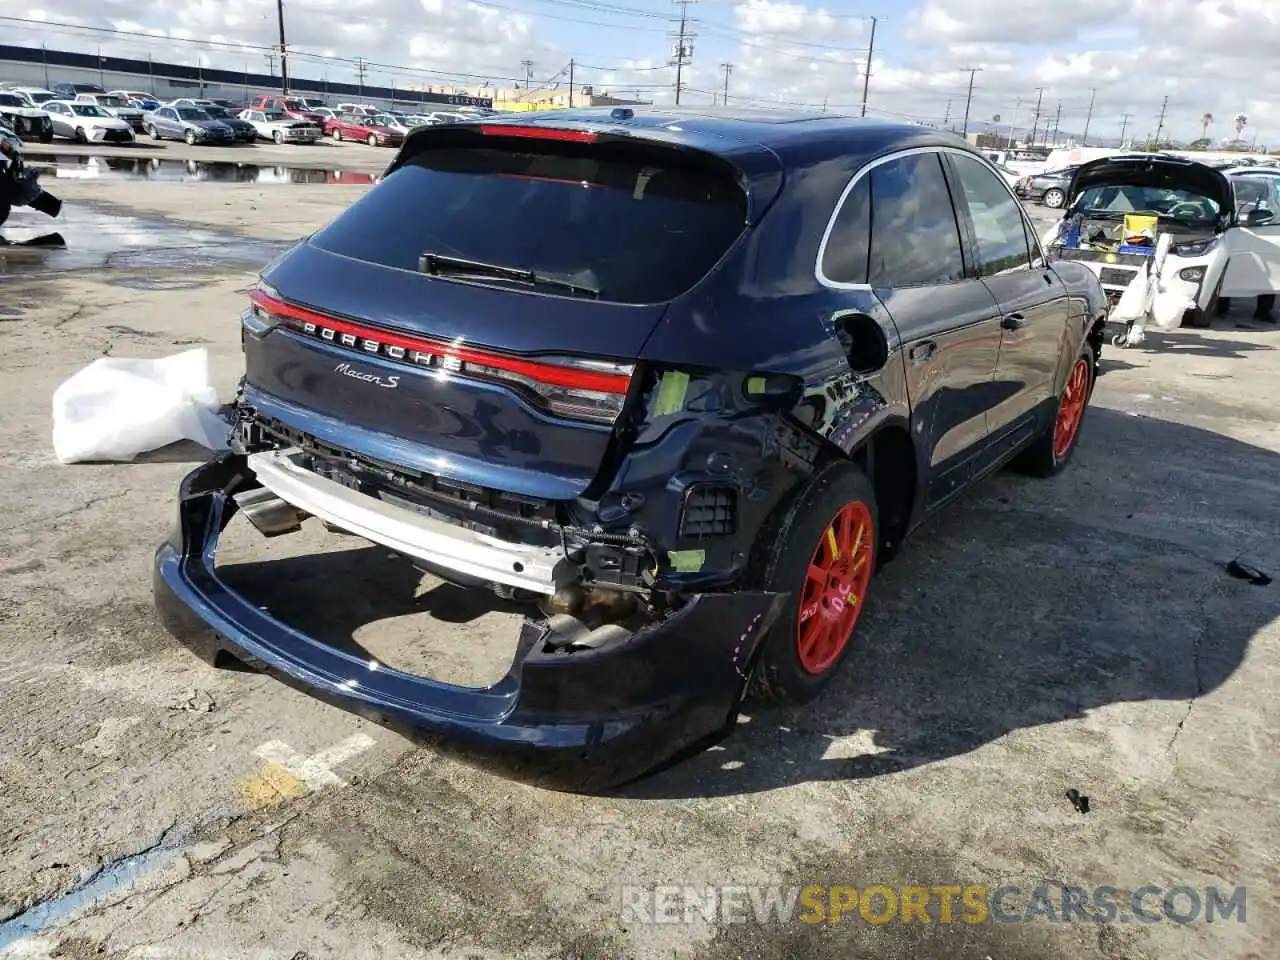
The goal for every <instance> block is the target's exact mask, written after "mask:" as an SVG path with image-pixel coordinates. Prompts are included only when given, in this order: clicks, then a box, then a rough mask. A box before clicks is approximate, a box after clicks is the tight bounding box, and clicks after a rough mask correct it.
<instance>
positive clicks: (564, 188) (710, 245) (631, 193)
mask: <svg viewBox="0 0 1280 960" xmlns="http://www.w3.org/2000/svg"><path fill="white" fill-rule="evenodd" d="M473 136H474V135H472V134H469V135H468V139H470V138H471V137H473ZM486 139H487V140H488V141H489V142H486V143H483V144H476V145H475V146H470V145H452V144H447V145H446V144H442V145H440V146H436V147H433V148H430V149H426V150H424V151H423V152H422V153H420V154H419V155H418V156H416V157H414V158H413V159H412V160H411V161H409V162H408V163H407V164H406V165H405V166H404V167H402V168H400V169H399V170H397V171H396V172H395V173H393V174H391V175H390V176H389V177H387V178H386V179H385V180H383V181H382V183H380V184H379V185H378V186H377V187H376V188H375V189H373V190H371V191H369V193H367V194H365V196H364V197H362V198H361V199H360V200H359V201H358V202H357V203H355V204H354V205H353V206H352V207H350V208H349V209H348V210H347V211H346V212H345V213H344V214H342V216H340V217H339V218H338V219H337V220H335V221H334V222H333V223H331V224H330V225H329V226H328V227H326V228H325V229H323V230H322V231H320V232H319V233H318V234H316V235H315V237H313V239H312V243H314V244H315V245H316V246H318V247H321V248H322V249H325V250H329V251H331V252H333V253H337V254H341V255H343V256H347V257H353V258H355V259H357V260H364V261H367V262H370V263H377V264H381V265H383V266H388V267H397V268H400V269H404V270H415V271H416V270H417V269H418V268H419V258H420V257H421V256H423V255H425V254H431V253H434V254H438V255H441V256H447V257H451V258H458V259H464V260H473V261H479V262H481V263H485V264H490V265H495V266H501V267H512V268H517V269H520V270H531V271H534V272H535V273H537V274H539V275H540V276H543V277H547V278H549V279H553V280H557V281H563V282H567V283H571V284H573V285H575V286H577V287H581V288H584V289H586V290H593V291H597V292H598V294H599V297H600V299H602V300H610V301H613V302H617V303H657V302H662V301H666V300H670V299H672V298H673V297H676V296H679V295H680V294H682V293H684V292H685V291H686V290H688V289H689V288H690V287H692V286H693V285H694V284H695V283H696V282H697V281H698V280H700V279H701V278H702V277H703V276H705V275H706V273H707V272H708V271H709V270H710V269H711V267H713V266H714V265H715V263H716V262H717V261H718V260H719V259H720V258H721V257H722V256H723V255H724V253H725V251H726V250H727V249H728V248H729V246H730V245H731V244H732V243H733V242H734V240H735V239H736V238H737V237H738V235H739V234H740V233H741V232H742V230H743V229H744V226H745V223H746V196H745V194H744V193H743V191H742V190H741V188H740V187H739V186H738V184H737V182H736V181H735V180H734V179H733V178H732V177H731V176H730V175H729V173H728V171H725V172H723V173H722V172H720V171H719V170H718V169H715V170H713V169H709V168H707V167H703V166H701V165H696V164H694V163H692V162H690V161H688V160H685V159H684V158H681V157H680V156H679V155H678V154H675V153H674V152H673V151H669V150H661V149H646V148H640V147H636V146H632V145H615V144H598V143H577V142H565V141H552V140H545V141H534V140H523V141H522V140H519V139H517V138H514V137H513V138H504V139H503V140H502V141H494V138H486ZM453 143H457V140H454V141H453ZM490 143H492V145H490ZM481 282H484V281H481Z"/></svg>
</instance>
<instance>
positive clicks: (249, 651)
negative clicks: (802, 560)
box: [155, 454, 782, 789]
mask: <svg viewBox="0 0 1280 960" xmlns="http://www.w3.org/2000/svg"><path fill="white" fill-rule="evenodd" d="M256 485H257V481H256V480H255V479H254V474H253V472H252V471H251V470H250V469H249V468H248V466H247V464H246V460H245V458H244V457H243V456H239V455H236V454H224V455H222V456H220V457H218V458H217V459H215V460H212V461H210V462H209V463H206V464H204V465H202V466H200V467H198V468H197V469H195V470H194V471H192V472H191V473H190V474H188V475H187V477H186V478H185V479H184V480H183V482H182V485H181V488H180V490H179V511H178V523H177V525H176V526H175V529H174V530H173V532H172V533H171V534H170V536H169V537H168V539H166V540H165V541H164V542H163V543H161V544H160V546H159V548H158V549H157V550H156V555H155V600H156V606H157V609H158V611H159V613H160V615H161V618H162V619H163V620H164V622H165V625H166V627H167V628H168V629H169V631H170V632H171V633H172V634H173V635H174V636H175V637H176V638H177V639H178V640H179V641H180V642H182V643H183V644H184V645H185V646H187V647H188V648H190V649H192V650H193V651H194V652H195V653H197V654H198V655H200V656H201V657H202V658H203V659H205V660H207V661H209V662H213V661H214V660H215V659H216V658H217V656H218V654H219V653H223V652H225V653H229V654H231V655H232V656H234V657H236V658H237V659H239V660H241V661H243V662H245V663H248V664H250V665H252V666H255V667H258V668H259V669H265V670H267V671H269V672H272V673H274V674H275V675H277V676H279V677H280V678H281V679H283V680H285V681H286V682H289V683H290V684H291V685H294V686H297V687H300V688H302V689H304V690H306V691H307V692H309V693H311V694H313V695H315V696H317V697H320V698H322V699H325V700H327V701H329V702H331V703H334V704H335V705H337V706H340V707H342V708H344V709H346V710H350V711H352V712H355V713H358V714H360V715H362V716H365V717H367V718H369V719H372V720H374V721H376V722H379V723H383V724H385V725H388V726H392V727H396V728H399V729H405V728H408V729H409V730H412V731H421V732H424V733H429V734H438V735H442V736H444V737H447V738H452V739H456V740H459V741H462V742H464V743H465V744H466V745H468V746H469V747H471V748H479V751H480V752H479V755H478V756H476V757H475V758H476V759H490V760H495V761H497V762H498V763H499V764H501V765H502V766H510V767H513V768H515V769H516V770H517V771H518V772H519V775H521V776H526V775H528V774H530V773H533V774H535V775H537V776H539V777H541V778H544V779H546V780H548V781H550V782H553V783H555V784H557V785H561V786H565V787H567V788H569V789H602V788H605V787H608V786H613V785H616V784H618V783H622V782H625V781H626V780H629V779H633V778H634V777H636V776H639V775H641V774H643V773H644V772H646V771H648V770H650V769H651V768H653V767H654V766H656V765H658V764H660V763H662V762H663V761H665V760H668V759H671V758H673V757H674V756H676V755H677V754H680V753H682V752H684V751H686V750H689V749H695V748H697V747H698V746H701V745H703V744H705V743H706V742H708V741H709V740H711V739H712V738H714V737H717V736H719V735H722V734H723V733H727V732H728V731H729V730H730V729H731V728H732V726H733V723H734V720H735V719H736V714H737V706H738V703H739V701H740V699H741V694H742V691H743V685H744V683H745V674H746V673H747V668H748V665H749V664H750V663H751V662H752V660H753V657H754V654H755V651H756V647H757V645H758V643H759V641H760V638H761V637H762V636H763V635H764V632H765V631H766V630H767V629H768V627H769V626H770V624H771V622H772V620H773V618H774V617H775V616H776V614H777V611H778V609H779V607H780V606H781V601H782V597H780V596H779V595H777V594H766V593H745V592H743V593H724V594H703V595H700V596H697V597H695V598H693V599H692V600H691V601H690V602H689V603H688V604H687V605H686V606H685V607H684V608H683V609H682V610H680V611H679V612H678V613H676V614H674V615H673V616H671V617H669V618H668V619H667V620H665V621H663V622H661V623H657V624H654V625H653V626H650V627H647V628H645V629H642V630H640V631H638V632H637V633H635V634H633V635H632V636H631V637H630V638H628V639H626V640H623V641H619V642H617V643H615V644H611V645H607V646H604V647H601V648H599V649H595V650H579V651H574V652H572V653H560V652H555V653H547V652H544V651H543V649H542V646H543V645H542V643H541V642H540V640H541V637H542V627H541V626H540V625H539V624H536V623H533V622H530V621H526V622H525V624H524V626H523V628H522V634H521V643H520V652H519V653H518V654H517V656H516V658H515V662H514V663H513V665H512V668H511V670H510V672H509V673H508V674H507V676H506V677H504V678H503V679H502V680H501V681H499V682H498V683H497V684H495V685H494V686H492V687H488V688H485V689H477V688H469V687H460V686H456V685H453V684H447V683H441V682H439V681H436V680H432V679H429V678H426V677H419V676H414V675H411V674H407V673H402V672H400V671H397V670H393V669H389V668H387V667H385V666H383V665H380V664H376V663H374V664H371V663H370V662H369V661H367V660H363V659H359V658H357V657H355V656H352V655H351V654H348V653H346V652H344V651H341V650H338V649H336V648H334V647H332V646H329V645H327V644H323V643H320V642H318V641H316V640H313V639H312V638H310V637H308V636H306V635H305V634H303V633H301V632H299V631H297V630H295V629H293V628H292V627H290V626H288V625H287V624H285V623H282V622H280V621H279V620H276V619H275V618H273V617H271V616H270V615H268V614H267V613H265V612H263V611H262V610H260V609H259V608H258V607H257V606H255V605H254V604H253V603H252V602H250V601H248V600H246V599H244V598H243V597H241V596H239V595H237V594H236V593H234V592H232V591H231V590H230V589H228V588H227V587H226V586H225V585H224V584H223V583H222V582H221V581H219V579H218V577H217V574H216V572H215V571H214V553H215V551H216V548H217V543H218V537H219V535H220V534H221V532H222V530H223V529H224V528H225V527H226V524H227V523H228V522H229V521H230V519H231V517H232V516H233V515H234V514H235V510H236V505H235V501H234V500H233V499H232V497H231V495H232V494H233V493H236V492H239V491H240V490H243V489H249V488H251V487H253V486H256ZM317 590H318V591H322V590H323V585H319V584H318V585H317ZM458 642H459V643H463V642H465V637H464V636H463V634H462V633H461V632H459V638H458Z"/></svg>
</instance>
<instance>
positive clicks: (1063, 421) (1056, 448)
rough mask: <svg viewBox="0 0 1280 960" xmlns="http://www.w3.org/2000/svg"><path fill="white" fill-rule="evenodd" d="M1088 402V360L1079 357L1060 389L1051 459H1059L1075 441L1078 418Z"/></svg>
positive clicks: (1078, 430) (1079, 418)
mask: <svg viewBox="0 0 1280 960" xmlns="http://www.w3.org/2000/svg"><path fill="white" fill-rule="evenodd" d="M1088 402H1089V361H1088V360H1086V359H1085V358H1084V357H1081V358H1080V359H1079V360H1077V361H1076V363H1075V366H1073V367H1072V368H1071V373H1070V374H1069V375H1068V376H1067V385H1066V387H1064V388H1063V390H1062V399H1061V400H1060V401H1059V403H1058V421H1057V423H1055V424H1054V427H1053V459H1055V460H1061V459H1062V458H1063V457H1065V456H1066V455H1067V453H1068V451H1070V449H1071V444H1073V443H1075V440H1076V434H1077V433H1079V432H1080V420H1081V418H1082V417H1083V416H1084V406H1085V404H1086V403H1088Z"/></svg>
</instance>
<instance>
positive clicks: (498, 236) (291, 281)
mask: <svg viewBox="0 0 1280 960" xmlns="http://www.w3.org/2000/svg"><path fill="white" fill-rule="evenodd" d="M249 300H250V303H249V304H248V306H247V309H246V311H245V313H244V316H243V341H244V350H245V360H246V372H245V378H244V381H243V385H242V389H241V393H240V396H239V397H238V398H237V401H236V404H235V411H236V423H235V427H234V431H233V434H232V451H231V452H230V453H227V454H225V455H222V456H220V457H218V458H217V459H215V460H213V461H211V462H209V463H207V464H205V465H203V466H201V467H199V468H198V469H196V470H195V471H194V472H192V473H191V474H190V475H189V476H187V477H186V479H185V480H184V481H183V483H182V486H181V489H180V491H179V522H178V524H177V526H176V528H175V530H174V531H173V532H172V534H171V535H170V536H169V538H168V539H167V540H166V541H165V542H164V543H163V544H162V545H161V546H160V547H159V549H158V551H157V553H156V567H155V569H156V597H157V604H158V607H159V609H160V610H161V612H162V614H163V615H164V618H165V620H166V623H167V624H168V625H169V628H170V629H171V631H172V632H173V633H174V634H175V636H177V637H178V638H180V639H181V640H182V641H183V642H184V643H185V644H187V645H188V646H189V647H191V648H192V649H194V650H195V651H196V652H198V653H200V654H201V655H202V656H203V657H205V658H206V659H208V660H209V661H210V662H218V660H219V658H220V657H225V656H230V657H232V658H235V659H236V660H239V661H242V662H245V663H248V664H250V665H252V666H255V667H259V668H262V669H267V670H270V671H271V672H273V673H275V674H276V675H278V676H280V677H282V678H283V679H285V680H287V681H288V682H290V683H293V684H295V685H298V686H300V687H302V688H304V689H307V690H309V691H310V692H312V693H313V694H315V695H317V696H320V697H323V698H325V699H327V700H330V701H332V702H334V703H336V704H338V705H341V706H343V707H345V708H347V709H349V710H353V711H356V712H359V713H361V714H363V715H366V716H370V717H372V718H375V719H377V720H379V721H380V722H384V723H387V724H389V725H392V726H396V727H399V728H410V729H413V730H417V731H426V732H428V733H430V734H433V735H439V736H442V737H445V738H449V739H453V740H457V741H461V742H464V743H465V744H467V745H468V746H469V749H471V750H472V751H473V752H474V754H475V755H476V756H485V757H497V758H499V759H503V760H510V761H511V763H512V765H513V766H515V767H517V768H518V769H522V770H530V769H532V770H536V771H539V772H540V773H542V774H544V775H545V776H546V777H548V778H550V782H555V783H559V784H562V785H564V786H566V787H569V788H571V789H598V788H602V787H607V786H610V785H613V784H617V783H620V782H623V781H625V780H627V779H631V778H634V777H635V776H638V775H640V774H642V773H644V772H645V771H648V770H650V769H652V768H653V767H655V766H656V765H658V764H661V763H663V762H664V761H667V760H669V759H671V758H672V757H674V756H677V755H680V754H683V753H686V752H688V751H690V750H694V749H697V748H699V747H700V746H703V745H705V744H707V743H709V742H711V741H712V740H713V739H714V738H716V737H719V736H723V735H724V734H725V733H726V732H728V731H729V730H731V729H732V728H733V725H734V723H735V720H736V718H737V714H738V710H739V706H740V704H741V703H742V702H743V699H744V697H745V696H747V695H748V693H752V694H754V695H755V696H757V697H759V698H761V699H764V700H767V701H771V702H784V703H786V702H789V703H799V702H804V701H807V700H810V699H811V698H813V697H814V696H816V695H817V694H818V693H819V692H820V691H821V690H822V689H823V688H824V687H825V686H826V685H827V684H828V682H829V681H830V680H831V679H832V677H833V676H834V674H835V673H836V671H837V670H838V668H839V666H840V663H841V661H842V660H843V659H844V658H845V656H846V655H847V654H848V652H849V650H850V648H851V642H850V641H851V638H852V637H853V636H854V635H855V627H856V626H857V623H858V620H859V614H860V613H861V611H862V609H863V607H864V605H865V603H866V598H867V592H868V588H869V586H870V583H871V578H872V576H873V573H874V572H875V570H876V569H877V568H878V567H879V566H880V565H881V564H882V563H883V562H884V561H885V560H886V559H888V558H889V556H890V555H891V554H892V553H893V552H894V551H895V550H896V549H897V547H898V545H899V543H900V542H901V541H902V539H903V537H904V536H905V535H906V534H907V533H908V532H909V530H910V529H911V528H913V527H914V526H915V525H916V524H918V523H919V522H920V521H921V520H922V519H923V518H924V517H925V516H926V515H927V514H929V513H930V512H931V511H933V510H935V509H937V508H939V507H940V506H942V505H943V504H945V503H946V502H947V501H949V500H951V499H952V498H953V497H954V496H955V495H956V494H957V493H959V492H960V491H961V490H962V489H963V488H964V487H966V486H967V485H968V484H970V483H971V482H973V481H975V480H977V479H978V478H980V477H982V476H984V475H986V474H988V473H990V472H991V471H993V470H995V469H997V468H998V467H1000V466H1001V465H1003V464H1005V463H1007V462H1010V461H1016V462H1017V463H1018V464H1019V465H1021V466H1023V467H1024V468H1026V469H1027V470H1029V471H1030V472H1032V473H1035V474H1039V475H1043V476H1048V475H1051V474H1053V473H1055V472H1057V471H1058V470H1060V469H1061V468H1062V467H1063V466H1064V465H1065V464H1066V463H1067V462H1068V460H1069V459H1070V457H1071V455H1072V452H1073V450H1074V448H1075V445H1076V442H1077V438H1078V436H1079V433H1080V427H1081V422H1082V419H1083V417H1084V414H1085V409H1086V405H1087V402H1088V399H1089V396H1090V393H1091V391H1092V387H1093V382H1094V377H1095V373H1096V364H1097V359H1098V354H1099V352H1100V350H1101V345H1102V328H1103V323H1104V321H1105V316H1106V310H1107V301H1106V298H1105V296H1104V294H1103V291H1102V288H1101V286H1100V285H1099V283H1098V280H1097V277H1096V276H1095V275H1094V274H1093V273H1091V272H1089V271H1088V270H1087V269H1085V268H1084V267H1082V266H1080V265H1079V264H1075V263H1070V262H1055V263H1049V262H1047V261H1046V260H1045V257H1044V254H1043V251H1042V250H1041V249H1040V247H1039V244H1038V241H1037V240H1036V236H1035V231H1034V230H1033V228H1032V226H1031V224H1030V222H1029V221H1028V220H1027V218H1026V215H1025V213H1024V212H1023V210H1022V208H1021V206H1020V205H1019V203H1018V202H1017V200H1016V199H1015V198H1014V196H1013V195H1012V193H1011V192H1010V190H1009V188H1008V186H1007V185H1006V184H1005V182H1004V180H1003V178H1002V177H1001V176H1000V175H999V174H998V173H997V172H996V171H995V170H994V169H993V168H992V167H991V166H990V165H989V164H988V163H987V162H986V161H985V160H984V159H983V157H982V156H981V155H980V154H978V153H977V152H975V151H972V150H970V149H968V148H967V147H966V146H965V145H964V144H962V143H960V142H959V141H957V140H956V139H955V138H953V137H948V136H938V135H936V134H934V133H931V132H929V131H927V130H922V129H921V128H918V127H914V126H909V125H904V124H892V123H883V122H880V121H871V120H851V119H843V118H836V117H831V116H800V115H779V114H773V113H769V114H760V115H749V114H744V113H734V114H732V115H731V114H727V113H726V114H720V115H706V114H705V113H698V112H695V111H680V110H679V109H676V110H660V109H654V110H648V109H646V110H643V111H642V110H636V111H634V112H633V111H631V110H624V109H615V110H612V111H610V110H608V109H599V110H586V111H581V110H573V111H565V110H561V111H556V112H554V113H553V114H541V115H539V116H536V117H528V118H522V119H519V120H515V119H512V120H505V119H504V120H497V121H486V122H483V123H459V124H452V125H443V126H437V127H430V128H423V129H420V130H418V131H415V132H414V133H413V134H412V135H411V136H410V137H409V138H408V140H407V142H406V143H405V145H404V146H403V148H402V149H401V151H400V153H399V154H398V156H397V158H396V160H395V161H394V162H393V163H392V165H391V167H390V168H389V169H388V171H387V175H386V176H385V177H384V178H383V180H382V181H381V182H380V183H379V184H378V185H377V186H376V187H374V188H373V189H372V190H371V191H369V193H368V194H366V195H365V196H364V197H362V198H361V199H360V200H359V201H358V202H357V203H355V204H354V205H353V206H352V207H350V208H349V209H348V210H346V211H345V212H344V213H343V214H342V215H341V216H339V217H338V218H337V219H336V220H334V221H333V222H332V223H330V224H329V225H328V226H326V227H324V228H323V229H321V230H319V231H318V232H316V233H315V234H313V235H312V236H311V237H309V238H308V239H306V240H305V241H303V242H301V243H300V244H298V245H297V246H296V247H294V248H293V249H292V250H291V251H290V252H289V253H288V254H286V255H285V256H284V257H282V258H281V259H280V260H278V261H277V262H275V263H274V264H272V265H271V266H270V267H269V268H268V269H267V270H266V271H265V273H264V275H263V277H262V279H261V282H260V284H259V285H258V287H257V288H256V289H255V290H254V291H253V292H252V293H251V294H250V297H249ZM237 512H242V513H244V514H245V515H246V516H247V517H248V518H249V519H250V520H251V521H252V522H253V524H254V525H255V526H257V527H258V528H259V529H260V530H261V531H262V532H264V533H266V534H268V535H275V534H280V533H287V532H290V531H292V530H296V529H297V528H298V526H299V524H300V523H301V522H302V520H304V519H305V518H307V517H315V518H318V519H319V520H321V521H323V522H324V523H325V524H327V525H328V526H330V527H331V528H336V529H339V530H342V531H345V532H347V533H351V534H356V535H358V536H360V537H363V538H365V539H367V540H369V541H372V542H373V543H376V544H379V545H381V546H383V547H385V548H387V549H389V550H391V551H392V552H394V553H395V554H397V555H398V556H401V557H403V558H404V562H405V563H407V564H413V565H415V566H416V567H417V568H419V569H420V570H422V571H425V572H429V573H432V574H435V575H437V576H439V577H441V578H443V579H445V580H447V581H451V582H453V583H455V584H459V585H461V586H463V587H467V588H474V589H476V590H487V591H492V592H493V593H495V594H497V595H498V596H499V597H502V598H505V599H507V600H516V601H520V602H524V603H527V605H528V610H529V615H528V616H527V617H526V619H525V620H524V623H523V627H522V629H521V635H520V642H519V646H518V653H517V655H516V658H515V661H514V663H513V664H512V666H511V669H510V671H509V673H508V674H507V675H506V677H505V678H504V679H503V680H501V681H500V682H498V683H497V684H495V685H493V686H490V687H486V688H474V687H463V686H458V685H453V684H447V683H443V682H440V681H438V680H434V679H431V678H428V677H424V676H418V675H413V674H410V673H407V672H403V671H400V670H396V669H391V668H388V667H387V666H386V665H385V664H379V663H376V662H371V661H370V660H369V659H368V658H367V657H366V658H360V657H359V656H357V655H355V654H353V653H351V652H349V651H347V650H342V649H338V648H337V647H334V646H331V645H328V644H326V643H323V642H321V641H319V640H318V639H316V638H314V637H310V636H307V635H305V634H303V633H302V632H300V631H298V630H297V629H295V628H294V627H291V626H290V625H289V624H287V623H284V622H282V621H281V620H279V619H276V618H275V617H273V616H272V615H271V614H270V613H268V612H266V611H264V610H263V609H260V608H259V607H258V606H256V605H255V604H254V603H252V602H250V601H249V600H247V599H245V598H244V597H242V596H239V595H238V594H236V593H235V592H233V591H232V590H231V589H229V588H228V587H227V586H226V585H225V584H224V583H222V582H221V581H220V580H219V577H218V575H217V573H216V572H215V570H214V563H213V558H214V554H215V550H216V547H217V543H218V538H219V535H220V533H221V531H222V530H223V529H224V528H225V526H226V524H227V523H228V521H229V520H230V519H231V518H232V516H233V515H234V514H235V513H237ZM315 597H316V602H317V604H322V603H323V602H324V599H325V587H324V584H323V583H317V584H315ZM458 642H459V643H460V644H461V643H465V642H466V635H465V629H464V628H460V629H459V634H458Z"/></svg>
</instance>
